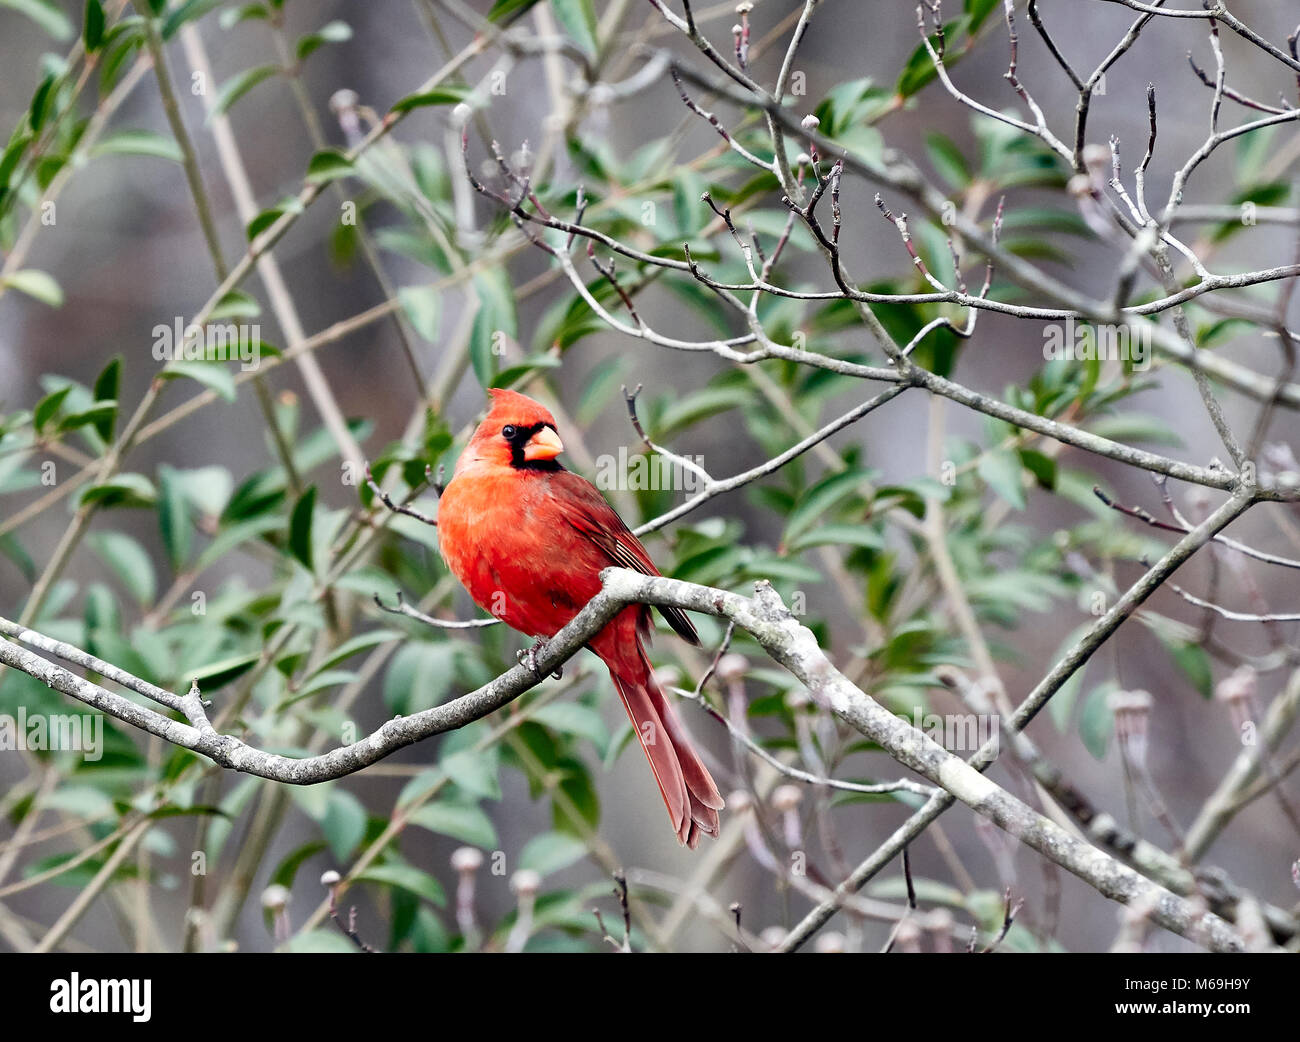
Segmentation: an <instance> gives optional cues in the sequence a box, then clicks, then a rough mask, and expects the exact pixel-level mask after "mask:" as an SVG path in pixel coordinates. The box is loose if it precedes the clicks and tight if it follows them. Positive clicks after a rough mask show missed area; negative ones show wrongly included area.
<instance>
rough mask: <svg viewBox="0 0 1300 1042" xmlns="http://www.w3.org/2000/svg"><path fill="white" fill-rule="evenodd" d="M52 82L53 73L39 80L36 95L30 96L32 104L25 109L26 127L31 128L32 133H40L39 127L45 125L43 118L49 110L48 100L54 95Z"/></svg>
mask: <svg viewBox="0 0 1300 1042" xmlns="http://www.w3.org/2000/svg"><path fill="white" fill-rule="evenodd" d="M54 82H55V80H54V74H53V73H51V74H50V75H48V76H46V77H45V78H44V79H43V80H41V82H40V84H39V85H38V86H37V88H36V93H35V94H33V95H32V103H31V104H30V105H29V106H28V107H27V125H28V126H29V127H31V128H32V132H33V133H40V129H41V127H43V126H44V125H45V117H46V116H47V115H48V114H49V109H50V98H51V97H52V96H53V95H54Z"/></svg>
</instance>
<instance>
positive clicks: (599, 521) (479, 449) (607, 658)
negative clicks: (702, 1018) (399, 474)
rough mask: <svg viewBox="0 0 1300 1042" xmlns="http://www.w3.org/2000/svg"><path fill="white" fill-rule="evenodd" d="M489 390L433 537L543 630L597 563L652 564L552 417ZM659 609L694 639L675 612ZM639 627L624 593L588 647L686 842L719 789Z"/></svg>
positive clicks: (516, 623) (508, 609)
mask: <svg viewBox="0 0 1300 1042" xmlns="http://www.w3.org/2000/svg"><path fill="white" fill-rule="evenodd" d="M489 393H490V394H491V395H492V398H493V401H492V408H491V409H490V410H489V411H488V414H487V417H486V419H484V420H483V422H482V423H480V424H479V426H478V429H477V430H475V432H474V436H473V437H472V438H470V441H469V445H468V446H466V448H465V451H464V453H462V454H461V457H460V460H459V461H458V462H457V463H456V470H455V473H454V474H453V475H452V479H451V481H450V482H449V483H448V485H447V487H446V489H445V490H444V491H443V493H442V499H441V502H440V503H439V506H438V541H439V544H440V546H441V548H442V556H443V557H444V558H445V559H446V561H447V566H448V567H449V568H450V569H451V570H452V572H453V573H454V574H455V576H456V578H457V579H459V580H460V581H461V583H462V584H463V585H464V586H465V588H466V589H467V590H468V591H469V593H470V596H472V597H473V598H474V601H475V603H477V604H478V605H479V607H481V608H483V609H484V610H485V611H487V612H488V613H489V614H491V615H494V616H496V617H497V618H499V619H501V620H502V621H503V622H505V623H507V624H508V625H510V626H511V627H513V628H514V629H516V630H519V631H520V632H521V633H524V634H527V635H528V636H530V637H537V638H539V639H541V640H547V639H549V638H551V637H553V636H555V634H556V633H558V632H559V631H560V630H561V629H562V628H563V627H564V625H565V624H566V623H568V622H569V621H570V620H571V619H572V618H573V617H574V616H575V615H576V614H577V613H578V612H579V610H581V608H582V607H583V605H585V604H586V603H587V602H588V601H589V600H591V598H592V597H594V596H595V595H596V594H597V593H598V592H599V591H600V572H601V570H602V569H604V568H608V567H610V566H611V565H618V566H619V567H622V568H631V569H634V570H635V571H638V572H642V573H644V574H645V575H658V574H659V571H658V569H657V568H655V566H654V563H653V562H652V561H651V560H650V555H649V554H647V553H646V551H645V547H643V546H642V545H641V543H640V541H639V540H638V539H637V537H636V536H634V535H633V534H632V533H631V532H630V531H629V530H628V527H627V525H625V524H623V522H622V520H621V519H620V518H619V516H618V514H616V513H615V512H614V510H613V508H612V507H611V506H610V505H609V504H608V503H606V502H605V499H604V497H603V496H602V495H601V494H600V493H599V492H598V491H597V490H596V488H595V486H594V485H592V484H591V483H590V482H589V481H587V480H585V479H584V478H581V477H579V476H578V475H577V474H573V473H571V472H569V471H567V470H565V469H564V468H563V467H562V466H561V465H560V464H559V462H558V461H557V460H556V458H555V457H556V456H558V455H559V454H560V453H561V452H563V451H564V445H563V443H562V442H561V441H560V436H559V434H558V433H556V429H555V417H553V416H552V415H551V414H550V413H549V412H548V411H547V410H546V408H545V407H543V406H542V405H540V404H539V403H537V402H535V401H533V400H532V399H531V398H529V397H527V396H526V395H522V394H519V393H518V392H517V391H504V390H493V391H490V392H489ZM660 610H661V611H662V612H663V615H664V618H666V619H667V620H668V623H669V625H671V626H672V628H673V629H674V630H676V631H677V632H678V633H679V634H680V635H681V636H682V637H683V638H684V639H685V640H687V641H689V642H690V643H691V644H699V637H698V635H697V634H696V632H695V627H694V626H693V625H692V624H691V620H690V619H689V618H687V616H686V615H685V613H684V612H682V611H680V610H679V609H677V608H663V609H660ZM650 629H651V623H650V609H649V607H647V606H646V605H630V606H629V607H627V608H625V609H623V611H621V612H620V613H619V614H618V615H616V616H615V617H614V618H613V619H612V620H611V621H610V622H609V623H608V624H607V625H606V626H605V628H604V629H603V630H601V631H600V632H599V633H598V634H596V636H595V637H593V638H592V640H591V641H590V642H589V644H588V647H590V648H591V650H592V651H594V652H595V653H596V654H597V655H598V656H599V657H600V659H601V661H602V662H604V663H605V665H606V666H608V667H609V675H610V677H611V678H612V679H613V681H614V687H615V688H617V689H618V693H619V695H621V696H622V698H623V705H624V706H625V707H626V709H627V713H628V716H630V717H631V718H632V726H633V727H634V728H635V729H636V733H637V736H638V737H639V738H640V739H641V748H642V749H644V750H645V754H646V757H647V759H649V761H650V768H651V770H653V771H654V776H655V781H657V782H658V783H659V791H660V792H661V793H663V797H664V803H665V804H667V806H668V816H669V818H670V819H671V820H672V824H673V828H674V830H676V832H677V838H678V840H679V841H680V842H682V843H684V844H685V845H686V846H688V847H692V848H694V847H695V845H696V844H697V843H699V841H700V834H701V833H706V834H708V835H710V836H716V835H717V834H718V811H719V810H721V809H722V806H723V802H722V797H721V796H720V795H719V794H718V788H717V786H716V785H714V783H713V779H712V778H711V777H710V776H709V772H708V770H706V769H705V767H704V764H703V763H701V762H700V758H699V756H698V755H697V754H696V752H695V750H694V749H693V748H691V744H690V741H689V739H688V738H687V736H686V732H685V731H684V730H683V729H682V726H681V724H680V723H679V722H678V720H677V716H676V714H675V713H674V712H673V708H672V706H671V705H669V704H668V701H667V699H666V698H664V694H663V692H662V691H661V690H660V689H659V685H658V684H656V683H655V681H654V678H653V677H652V676H651V674H650V660H649V659H647V658H646V653H645V648H644V646H643V643H642V641H643V639H645V640H648V639H649V637H650Z"/></svg>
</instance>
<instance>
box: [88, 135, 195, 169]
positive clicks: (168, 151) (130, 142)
mask: <svg viewBox="0 0 1300 1042" xmlns="http://www.w3.org/2000/svg"><path fill="white" fill-rule="evenodd" d="M90 156H91V158H98V157H99V156H152V157H153V158H155V159H170V160H171V161H172V162H173V163H180V162H182V156H181V149H180V146H179V145H178V144H176V141H175V139H174V138H171V137H168V136H167V135H165V134H159V133H156V132H155V131H152V130H118V131H115V132H114V133H112V134H106V135H104V136H103V137H102V138H100V139H99V140H98V141H96V142H95V145H94V147H93V148H91V150H90Z"/></svg>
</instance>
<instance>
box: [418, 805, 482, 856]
mask: <svg viewBox="0 0 1300 1042" xmlns="http://www.w3.org/2000/svg"><path fill="white" fill-rule="evenodd" d="M406 820H407V822H408V823H409V824H411V825H418V826H420V828H424V829H428V830H429V831H430V832H437V833H438V834H439V835H442V836H450V837H451V838H452V839H458V840H460V841H461V842H462V843H468V844H470V845H471V846H475V847H482V848H484V849H485V850H495V849H496V847H497V830H496V828H495V826H493V824H492V819H491V818H489V817H488V816H487V815H486V814H485V813H483V811H482V810H481V809H480V808H479V807H476V806H472V805H462V804H456V803H446V802H441V803H428V804H425V805H424V806H423V807H420V808H419V809H418V810H415V811H413V812H412V813H411V814H410V815H409V816H408V817H407V819H406Z"/></svg>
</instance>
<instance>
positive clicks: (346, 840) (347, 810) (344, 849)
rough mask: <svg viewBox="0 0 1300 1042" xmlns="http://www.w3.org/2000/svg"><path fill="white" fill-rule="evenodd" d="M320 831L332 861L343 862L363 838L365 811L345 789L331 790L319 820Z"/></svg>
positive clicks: (359, 802) (364, 832) (358, 801)
mask: <svg viewBox="0 0 1300 1042" xmlns="http://www.w3.org/2000/svg"><path fill="white" fill-rule="evenodd" d="M320 829H321V832H323V833H324V834H325V839H326V840H327V841H328V843H329V845H330V853H331V854H333V855H334V860H335V861H338V862H345V861H347V860H348V858H349V857H350V856H351V854H352V852H353V851H354V850H356V848H357V844H359V843H360V842H361V840H362V839H363V838H364V837H365V834H366V809H365V807H363V806H362V805H361V801H360V800H358V799H357V798H356V797H355V796H353V795H352V793H350V792H348V791H347V790H346V789H340V788H331V789H330V793H329V801H328V802H327V803H326V805H325V814H324V816H323V817H322V818H321V820H320Z"/></svg>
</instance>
